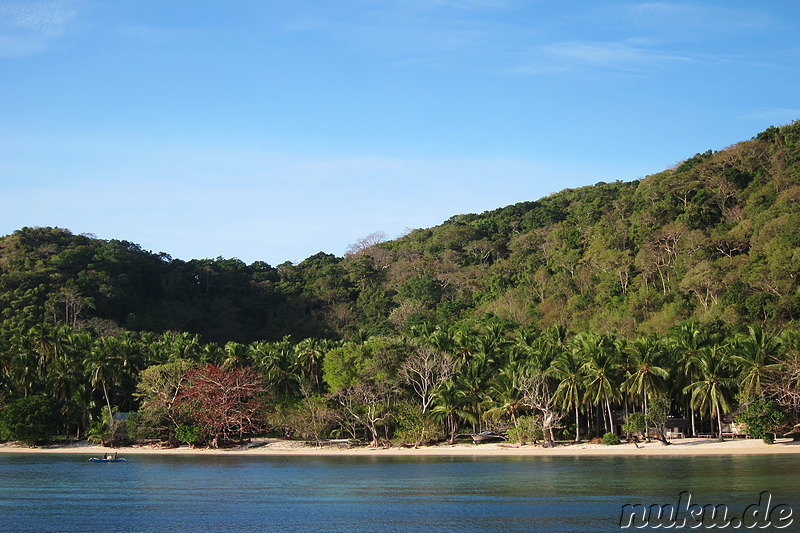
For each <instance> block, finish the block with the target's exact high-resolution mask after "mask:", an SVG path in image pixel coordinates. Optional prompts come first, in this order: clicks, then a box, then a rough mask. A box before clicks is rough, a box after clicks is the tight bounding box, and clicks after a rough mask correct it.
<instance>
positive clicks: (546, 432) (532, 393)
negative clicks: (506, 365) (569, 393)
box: [519, 369, 563, 448]
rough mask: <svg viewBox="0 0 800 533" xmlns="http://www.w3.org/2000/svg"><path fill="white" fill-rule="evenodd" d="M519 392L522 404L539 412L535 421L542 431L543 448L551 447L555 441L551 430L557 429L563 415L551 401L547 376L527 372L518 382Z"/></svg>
mask: <svg viewBox="0 0 800 533" xmlns="http://www.w3.org/2000/svg"><path fill="white" fill-rule="evenodd" d="M519 391H520V393H521V394H522V403H523V404H524V405H526V406H528V407H530V408H531V409H533V410H534V411H538V412H539V414H540V416H539V417H538V418H537V421H538V422H539V425H540V429H541V430H542V438H543V439H544V446H545V447H546V448H549V447H551V446H552V445H553V442H554V441H555V437H554V436H553V429H555V428H557V427H559V424H560V423H561V419H562V417H563V415H562V414H561V412H560V411H559V410H558V407H557V404H556V402H555V400H554V399H553V391H552V390H551V389H550V384H549V383H548V381H547V376H545V374H544V372H542V371H540V370H536V369H533V370H530V371H528V372H527V373H526V374H525V375H524V376H523V377H521V378H520V380H519Z"/></svg>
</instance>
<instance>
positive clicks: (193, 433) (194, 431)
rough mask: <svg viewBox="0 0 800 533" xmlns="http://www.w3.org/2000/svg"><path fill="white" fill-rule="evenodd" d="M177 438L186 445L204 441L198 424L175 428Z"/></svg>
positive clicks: (182, 425)
mask: <svg viewBox="0 0 800 533" xmlns="http://www.w3.org/2000/svg"><path fill="white" fill-rule="evenodd" d="M175 438H176V439H178V440H179V441H181V442H185V443H186V444H196V443H198V442H200V441H201V440H202V432H201V428H200V426H198V425H196V424H192V425H188V424H181V425H180V426H178V427H177V428H175Z"/></svg>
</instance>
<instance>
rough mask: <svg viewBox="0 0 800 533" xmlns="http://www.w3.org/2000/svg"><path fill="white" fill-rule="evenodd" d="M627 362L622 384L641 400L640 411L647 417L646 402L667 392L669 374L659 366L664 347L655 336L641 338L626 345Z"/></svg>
mask: <svg viewBox="0 0 800 533" xmlns="http://www.w3.org/2000/svg"><path fill="white" fill-rule="evenodd" d="M627 355H628V360H627V362H626V363H625V365H624V367H625V368H626V370H627V371H628V378H627V379H626V380H625V381H624V382H623V383H622V387H623V389H625V390H627V391H628V392H629V393H630V394H631V395H633V396H634V397H635V398H641V400H642V410H643V411H644V414H645V415H647V400H648V398H649V397H651V396H653V395H655V394H664V393H666V391H667V378H668V377H669V372H668V371H667V370H666V369H665V368H663V367H662V366H661V359H662V357H663V356H664V347H663V345H662V343H661V341H660V340H659V339H658V337H656V336H655V335H650V336H648V337H642V338H639V339H636V340H634V341H633V342H630V343H628V345H627Z"/></svg>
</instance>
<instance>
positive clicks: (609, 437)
mask: <svg viewBox="0 0 800 533" xmlns="http://www.w3.org/2000/svg"><path fill="white" fill-rule="evenodd" d="M603 444H607V445H609V446H615V445H617V444H619V437H617V434H616V433H611V432H610V431H609V432H608V433H606V434H605V435H603Z"/></svg>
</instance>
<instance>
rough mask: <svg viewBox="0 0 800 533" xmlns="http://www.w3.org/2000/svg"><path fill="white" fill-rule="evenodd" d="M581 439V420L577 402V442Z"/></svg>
mask: <svg viewBox="0 0 800 533" xmlns="http://www.w3.org/2000/svg"><path fill="white" fill-rule="evenodd" d="M580 441H581V420H580V418H578V404H577V403H576V404H575V442H580Z"/></svg>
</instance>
